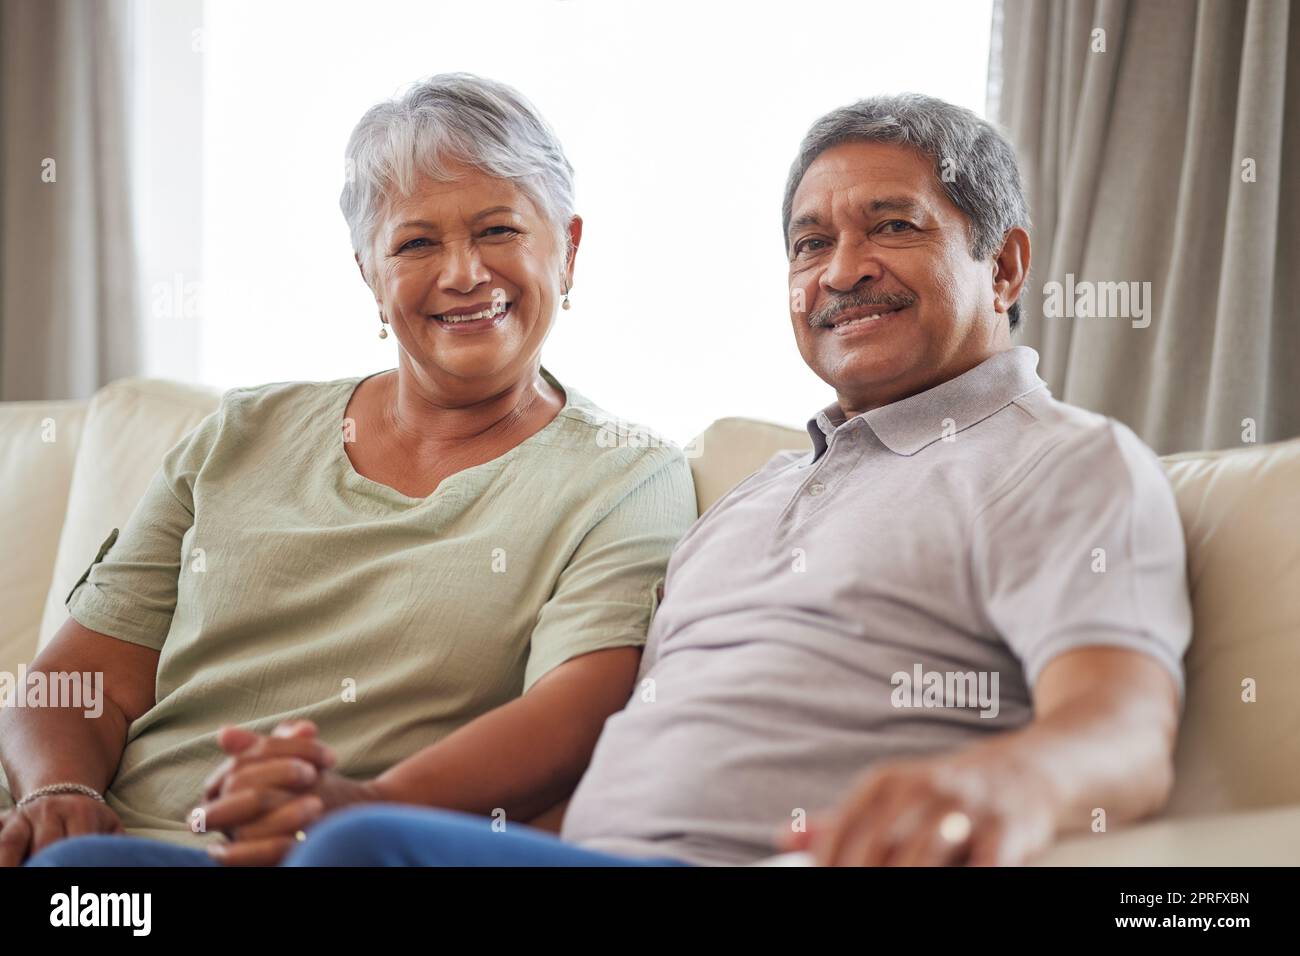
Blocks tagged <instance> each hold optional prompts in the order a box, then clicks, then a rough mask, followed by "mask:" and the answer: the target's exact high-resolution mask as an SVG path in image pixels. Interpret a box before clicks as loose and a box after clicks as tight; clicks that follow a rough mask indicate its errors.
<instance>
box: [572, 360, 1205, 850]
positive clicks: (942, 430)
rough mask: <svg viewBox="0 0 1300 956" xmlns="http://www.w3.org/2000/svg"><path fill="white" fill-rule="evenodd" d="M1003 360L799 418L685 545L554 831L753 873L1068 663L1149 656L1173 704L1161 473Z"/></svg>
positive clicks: (989, 730) (1177, 552)
mask: <svg viewBox="0 0 1300 956" xmlns="http://www.w3.org/2000/svg"><path fill="white" fill-rule="evenodd" d="M1037 365H1038V355H1037V353H1035V352H1034V351H1033V350H1032V349H1029V348H1025V347H1016V348H1012V349H1009V350H1007V351H1005V352H1001V353H999V354H997V355H995V356H993V357H992V358H990V359H988V360H987V361H985V362H984V363H983V364H981V365H979V366H978V367H976V368H974V369H971V370H970V371H969V372H966V373H965V374H963V375H960V376H958V377H956V378H954V379H951V380H949V381H947V382H944V383H943V384H941V385H938V386H936V387H935V388H932V389H930V390H928V391H926V392H922V393H919V394H917V395H913V396H911V397H910V398H906V399H903V400H902V401H899V402H895V403H894V404H892V405H887V406H884V407H882V408H878V409H875V410H873V411H870V412H866V413H864V414H862V415H859V416H856V417H854V418H853V419H851V420H849V421H847V422H845V421H843V414H842V412H841V411H840V409H839V407H838V405H831V406H830V407H828V408H827V409H825V410H824V411H823V412H821V413H819V414H818V415H817V417H816V418H815V419H814V420H813V421H811V422H809V426H808V431H809V433H810V434H811V435H812V439H813V443H814V450H813V451H812V452H811V453H799V452H784V453H782V454H780V455H777V456H776V457H775V458H774V459H773V460H772V461H770V462H769V463H768V464H767V465H765V466H764V467H763V468H762V469H760V470H759V471H758V472H756V473H755V474H754V475H752V476H750V477H749V478H748V479H746V480H745V481H744V482H742V483H741V484H740V485H739V486H737V487H736V488H735V489H733V490H732V491H731V492H730V493H729V494H728V495H726V496H725V497H724V498H723V499H722V500H721V501H719V502H718V503H716V504H715V505H714V506H713V507H712V508H710V509H709V510H708V511H706V512H705V514H704V515H703V516H702V517H701V518H700V520H699V521H697V522H696V523H695V525H694V526H693V527H692V528H691V529H690V530H689V531H688V532H687V533H686V535H685V537H683V538H682V540H681V541H680V542H679V543H678V545H677V548H676V550H675V551H674V553H673V556H672V560H671V562H670V563H669V566H668V573H667V578H666V583H665V596H664V600H663V602H662V604H661V605H660V608H659V611H658V613H657V615H656V616H655V619H654V622H653V623H652V625H651V628H650V634H649V639H648V643H647V645H646V650H645V656H644V658H643V660H642V664H641V673H640V675H639V680H638V688H637V690H636V692H635V693H634V695H633V698H632V700H631V701H630V702H629V703H628V705H627V707H626V708H625V709H624V710H623V711H621V712H620V713H618V714H615V715H614V716H613V717H611V718H610V719H609V720H608V722H607V723H606V724H605V729H604V732H603V733H602V735H601V738H600V742H599V744H598V745H597V747H596V751H595V754H594V756H593V758H592V762H591V766H590V768H589V770H588V771H587V774H586V776H585V777H583V779H582V782H581V783H580V784H579V786H578V789H577V791H576V793H575V794H574V797H573V800H572V802H571V803H570V805H569V809H568V813H567V815H566V817H565V821H564V830H563V836H564V837H565V838H566V839H568V840H571V841H575V842H578V843H580V844H582V845H583V846H587V847H590V848H593V849H600V850H606V851H610V852H615V853H625V854H629V855H634V856H668V857H674V858H678V859H683V860H687V861H691V862H696V863H704V864H728V863H747V862H752V861H754V860H757V859H760V858H762V857H764V856H766V855H769V854H771V853H773V852H775V850H774V846H773V843H772V838H773V836H774V834H775V833H776V832H778V831H779V830H781V829H782V828H785V829H787V830H788V829H789V828H790V826H791V824H792V822H793V821H797V820H799V819H800V818H801V814H808V815H812V814H814V813H815V812H817V811H820V810H824V809H828V808H830V807H833V806H834V805H836V804H837V803H838V802H839V800H840V799H841V798H842V797H843V796H844V794H845V793H846V791H847V790H848V788H849V787H850V786H851V785H852V783H853V782H854V780H855V778H856V777H857V776H858V775H859V774H860V773H862V772H863V771H864V770H866V769H867V768H868V767H870V766H871V765H872V764H873V763H874V762H876V761H878V760H881V759H885V758H896V757H906V756H913V755H921V754H927V753H935V752H939V751H949V750H953V749H955V748H960V747H962V746H965V745H967V744H971V743H974V742H975V741H978V740H981V739H984V738H986V737H988V736H989V735H990V734H997V733H1003V732H1005V731H1008V730H1012V729H1014V728H1016V727H1020V726H1022V725H1023V724H1025V723H1026V722H1027V721H1029V720H1030V718H1031V717H1032V713H1033V706H1032V703H1033V701H1032V694H1031V689H1032V687H1033V686H1034V683H1035V681H1036V680H1037V678H1038V675H1039V674H1040V673H1041V672H1042V669H1043V667H1044V666H1045V665H1046V664H1047V663H1048V662H1049V661H1051V660H1052V659H1053V658H1054V657H1056V656H1057V655H1059V654H1061V653H1062V652H1064V651H1068V650H1071V649H1074V648H1078V647H1084V646H1088V645H1113V646H1118V647H1126V648H1131V649H1134V650H1137V651H1141V652H1143V653H1145V654H1149V655H1150V656H1152V657H1153V658H1155V659H1156V660H1158V661H1159V662H1160V663H1161V664H1163V665H1164V666H1165V667H1167V668H1168V670H1169V673H1170V674H1171V675H1172V676H1173V677H1174V679H1175V680H1176V681H1177V684H1178V688H1179V694H1180V695H1181V694H1182V686H1183V675H1182V663H1181V662H1182V655H1183V652H1184V651H1185V649H1186V647H1187V643H1188V641H1189V639H1190V635H1191V609H1190V605H1189V601H1188V595H1187V584H1186V577H1185V570H1184V562H1185V556H1184V544H1183V533H1182V526H1181V524H1180V522H1179V518H1178V512H1177V509H1176V506H1175V503H1174V497H1173V492H1172V489H1171V488H1170V486H1169V483H1168V481H1167V479H1166V478H1165V474H1164V471H1163V469H1162V467H1161V465H1160V462H1159V461H1158V460H1157V458H1156V457H1155V455H1154V454H1153V453H1152V452H1151V451H1150V450H1149V449H1148V448H1147V447H1146V446H1145V445H1144V444H1142V442H1141V441H1140V440H1139V439H1138V438H1137V437H1136V436H1134V435H1133V433H1132V432H1131V431H1129V429H1127V428H1126V427H1125V426H1123V425H1121V424H1119V423H1117V422H1114V421H1112V420H1110V419H1107V418H1104V417H1102V416H1100V415H1097V414H1094V413H1092V412H1087V411H1083V410H1081V409H1078V408H1074V407H1072V406H1069V405H1065V404H1063V403H1061V402H1058V401H1056V400H1055V399H1054V398H1052V396H1051V394H1050V393H1049V392H1048V390H1047V386H1046V384H1045V383H1044V382H1043V381H1042V380H1041V379H1039V377H1038V375H1037V374H1036V369H1037Z"/></svg>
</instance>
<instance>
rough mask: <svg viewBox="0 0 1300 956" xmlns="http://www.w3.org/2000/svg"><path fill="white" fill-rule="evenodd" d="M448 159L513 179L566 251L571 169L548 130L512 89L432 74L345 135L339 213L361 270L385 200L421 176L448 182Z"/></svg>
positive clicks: (450, 176)
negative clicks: (553, 228) (345, 222)
mask: <svg viewBox="0 0 1300 956" xmlns="http://www.w3.org/2000/svg"><path fill="white" fill-rule="evenodd" d="M449 163H457V164H460V165H464V166H471V167H473V168H475V169H478V170H481V171H482V172H484V173H486V174H488V175H490V176H497V177H500V178H501V179H508V180H511V181H513V182H515V183H516V184H517V185H518V186H519V188H520V189H521V190H523V191H524V193H525V194H526V195H527V196H528V197H529V199H531V200H532V201H533V202H534V203H536V204H537V206H538V208H539V209H541V211H542V214H543V215H544V216H545V217H546V218H547V219H548V220H549V221H550V223H551V224H552V225H553V226H554V227H555V229H556V230H557V232H558V234H559V236H560V239H561V242H562V245H563V246H564V248H565V249H566V251H567V249H568V244H569V238H568V224H569V221H570V220H571V219H572V218H573V214H574V212H573V167H572V166H571V165H570V164H569V160H568V159H567V158H566V157H565V155H564V150H563V148H562V147H561V146H560V141H559V138H558V137H557V136H556V135H555V132H554V131H553V130H552V129H551V127H550V125H549V124H548V123H547V122H546V120H544V119H543V118H542V116H541V114H540V113H538V112H537V109H536V108H535V107H534V106H533V105H532V104H531V103H530V102H528V100H527V99H525V98H524V96H523V95H522V94H520V93H519V92H518V91H517V90H515V89H514V88H513V87H510V86H507V85H506V84H504V83H499V82H497V81H496V80H489V79H486V78H484V77H481V76H475V75H473V74H471V73H439V74H438V75H436V76H431V77H429V78H428V79H424V80H420V81H418V82H416V83H414V84H412V85H411V86H410V87H409V88H408V89H407V90H406V91H405V92H404V93H402V94H401V95H399V96H397V97H395V98H394V99H391V100H386V101H385V102H382V103H377V104H375V105H374V106H372V107H371V108H370V109H368V110H366V113H365V115H364V116H362V117H361V119H360V121H359V122H358V123H357V125H356V128H355V129H353V130H352V135H351V136H350V137H348V146H347V153H346V163H345V167H344V168H345V173H346V176H345V182H344V185H343V195H342V196H341V197H339V207H340V208H341V209H342V210H343V218H344V219H346V220H347V223H348V230H349V232H351V234H352V248H353V250H354V251H355V252H356V253H357V255H358V256H359V257H360V258H361V262H362V264H363V265H368V264H369V257H370V250H371V244H372V243H373V241H374V237H375V228H376V226H377V224H378V222H379V217H380V214H381V212H382V210H383V205H384V202H385V200H386V199H387V198H388V197H389V196H390V195H393V194H396V195H398V196H408V195H410V194H411V193H412V192H413V191H414V190H415V187H416V183H417V179H418V178H419V177H420V176H421V175H423V176H427V177H429V178H430V179H433V180H434V181H435V182H448V181H450V180H452V179H453V178H454V176H453V174H452V171H451V169H450V168H449V165H448V164H449Z"/></svg>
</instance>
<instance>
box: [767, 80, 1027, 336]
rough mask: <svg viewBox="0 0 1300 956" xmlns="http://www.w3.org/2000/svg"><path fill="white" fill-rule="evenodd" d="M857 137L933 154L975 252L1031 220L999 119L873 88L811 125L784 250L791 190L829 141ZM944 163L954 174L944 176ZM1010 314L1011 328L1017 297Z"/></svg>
mask: <svg viewBox="0 0 1300 956" xmlns="http://www.w3.org/2000/svg"><path fill="white" fill-rule="evenodd" d="M857 142H870V143H891V144H894V145H900V146H911V147H912V148H914V149H916V150H918V151H920V152H921V153H923V154H924V155H926V156H928V157H929V158H930V159H931V160H933V161H934V171H935V177H936V178H937V179H938V181H939V185H940V186H942V187H943V191H944V192H945V193H947V194H948V198H949V199H951V200H952V202H953V205H955V206H956V207H957V208H958V209H960V210H961V211H962V212H963V213H965V214H966V217H967V219H968V220H969V238H970V250H971V255H972V256H973V257H974V258H976V259H987V258H988V257H989V256H991V255H993V253H994V252H996V251H997V250H998V249H999V248H1001V246H1002V240H1003V238H1004V237H1005V236H1006V234H1007V230H1009V229H1011V228H1012V227H1013V226H1021V227H1023V228H1025V229H1028V228H1029V207H1028V205H1027V203H1026V202H1025V193H1024V190H1023V189H1022V187H1021V184H1020V170H1019V168H1018V167H1017V165H1016V152H1015V149H1014V148H1013V147H1012V146H1011V143H1010V142H1008V141H1007V139H1006V137H1005V136H1003V135H1002V133H1001V132H999V130H998V129H997V127H995V126H994V125H993V124H992V123H989V122H987V121H985V120H982V119H980V117H979V116H977V115H976V114H975V113H972V112H971V111H970V110H968V109H965V108H964V107H961V106H953V105H952V104H951V103H945V102H944V101H943V100H940V99H936V98H935V97H933V96H923V95H921V94H919V93H902V94H899V95H897V96H873V97H870V98H868V99H865V100H859V101H858V102H856V103H854V104H852V105H850V106H844V107H841V108H840V109H837V110H833V111H832V112H830V113H827V114H826V115H825V116H823V117H822V118H821V119H819V120H818V121H817V122H815V123H814V124H813V125H812V128H811V129H810V130H808V135H806V136H805V137H804V139H803V143H802V144H800V146H799V155H798V158H796V159H795V161H794V164H793V165H792V166H791V167H790V178H789V179H788V180H787V181H786V186H785V201H784V202H783V203H782V205H781V216H782V223H781V226H782V233H783V234H784V236H785V243H786V252H787V253H788V252H789V251H790V217H791V215H792V212H793V206H794V194H795V190H797V189H798V188H799V183H800V182H802V181H803V177H804V174H805V173H806V172H808V167H809V166H811V165H812V163H813V160H815V159H816V158H817V157H818V156H820V155H821V154H822V153H823V152H825V151H826V150H828V149H830V148H831V147H832V146H838V145H840V144H841V143H857ZM945 166H946V167H947V168H948V169H951V170H953V171H954V172H956V173H957V175H955V176H950V177H945V176H944V175H943V173H944V171H945ZM949 179H950V180H951V181H947V180H949ZM1007 320H1008V323H1009V325H1010V327H1011V329H1012V330H1013V331H1014V330H1015V328H1016V327H1017V326H1018V325H1019V324H1020V302H1019V301H1017V302H1014V303H1012V305H1011V308H1010V309H1008V310H1007Z"/></svg>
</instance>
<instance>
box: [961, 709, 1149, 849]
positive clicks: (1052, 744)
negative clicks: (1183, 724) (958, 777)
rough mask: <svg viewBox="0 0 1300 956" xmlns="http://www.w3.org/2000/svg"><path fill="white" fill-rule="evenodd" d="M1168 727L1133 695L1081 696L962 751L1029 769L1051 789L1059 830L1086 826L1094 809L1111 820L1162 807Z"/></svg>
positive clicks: (1012, 770) (1016, 769)
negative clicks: (1117, 698)
mask: <svg viewBox="0 0 1300 956" xmlns="http://www.w3.org/2000/svg"><path fill="white" fill-rule="evenodd" d="M1171 738H1172V732H1171V729H1170V728H1168V727H1167V726H1166V723H1165V721H1164V720H1163V719H1162V713H1161V711H1160V710H1159V709H1158V708H1153V707H1150V706H1148V704H1147V703H1146V702H1145V701H1144V700H1142V699H1138V698H1134V699H1130V700H1128V701H1125V702H1124V703H1122V704H1119V705H1117V704H1116V702H1115V700H1114V699H1111V700H1088V699H1084V698H1082V697H1081V698H1079V699H1077V700H1075V701H1074V702H1072V703H1070V704H1069V705H1068V706H1065V707H1062V708H1059V709H1057V710H1055V711H1054V712H1053V713H1051V714H1050V715H1047V716H1045V717H1040V718H1036V719H1035V720H1034V721H1033V722H1032V723H1030V724H1029V725H1028V726H1026V727H1024V728H1022V729H1020V730H1016V731H1012V732H1010V733H1007V734H1001V735H999V736H998V737H995V738H993V739H991V740H989V741H987V742H985V743H981V744H977V745H975V746H973V747H971V748H969V749H968V750H966V751H964V752H963V754H962V755H961V757H960V758H959V759H960V760H972V761H978V762H989V763H992V764H993V765H994V766H995V767H996V766H1001V767H1004V768H1005V772H1007V773H1009V774H1012V775H1016V774H1027V775H1030V776H1032V777H1033V778H1035V779H1037V780H1041V781H1043V782H1044V783H1045V784H1046V785H1047V786H1048V787H1049V788H1050V789H1051V791H1052V793H1053V796H1054V799H1053V804H1054V806H1055V808H1056V812H1055V825H1056V832H1057V833H1065V832H1068V831H1071V830H1079V829H1084V828H1086V827H1087V826H1089V824H1090V823H1091V821H1092V819H1093V814H1094V811H1095V810H1096V809H1098V808H1100V809H1102V810H1104V811H1105V812H1106V817H1107V819H1108V821H1109V822H1114V823H1120V822H1125V821H1129V820H1136V819H1140V818H1142V817H1144V816H1147V815H1149V814H1151V813H1154V812H1155V811H1156V810H1159V809H1160V808H1161V807H1162V806H1163V805H1164V803H1165V801H1166V800H1167V799H1168V796H1169V791H1170V788H1171V787H1172V784H1173V761H1172V757H1171V745H1172V739H1171Z"/></svg>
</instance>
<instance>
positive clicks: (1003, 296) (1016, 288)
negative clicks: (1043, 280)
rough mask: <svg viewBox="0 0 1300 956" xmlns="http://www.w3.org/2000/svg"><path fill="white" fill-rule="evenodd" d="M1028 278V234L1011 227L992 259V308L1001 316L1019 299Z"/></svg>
mask: <svg viewBox="0 0 1300 956" xmlns="http://www.w3.org/2000/svg"><path fill="white" fill-rule="evenodd" d="M1028 278H1029V233H1028V232H1026V231H1025V230H1024V229H1022V228H1021V227H1020V226H1012V227H1011V228H1010V229H1008V230H1007V234H1006V235H1005V236H1003V237H1002V248H1001V249H999V250H998V254H997V255H996V256H994V257H993V308H994V309H995V310H996V311H997V312H998V313H999V314H1002V315H1005V314H1006V312H1007V310H1009V309H1010V308H1011V306H1012V305H1014V304H1015V302H1016V300H1017V299H1019V298H1020V292H1021V290H1022V289H1024V287H1025V282H1026V280H1028Z"/></svg>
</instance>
